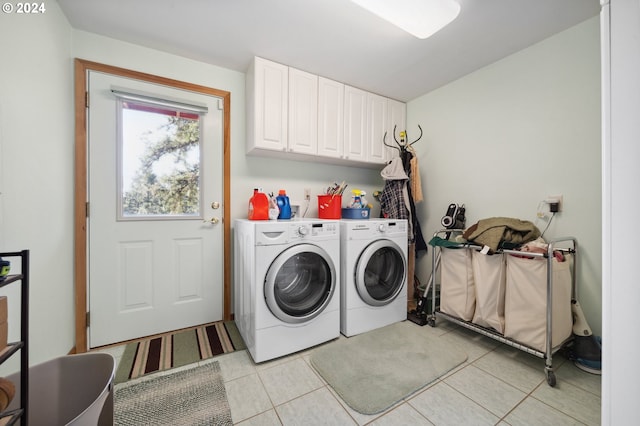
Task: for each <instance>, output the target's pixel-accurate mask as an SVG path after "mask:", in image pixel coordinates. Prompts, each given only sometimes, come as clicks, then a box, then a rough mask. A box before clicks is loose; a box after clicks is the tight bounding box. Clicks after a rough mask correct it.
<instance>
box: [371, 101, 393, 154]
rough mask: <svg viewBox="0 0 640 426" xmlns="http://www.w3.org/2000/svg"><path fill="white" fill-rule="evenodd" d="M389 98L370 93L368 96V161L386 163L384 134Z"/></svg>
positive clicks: (386, 124)
mask: <svg viewBox="0 0 640 426" xmlns="http://www.w3.org/2000/svg"><path fill="white" fill-rule="evenodd" d="M388 124H389V123H388V119H387V98H385V97H383V96H380V95H376V94H373V93H369V94H368V95H367V139H366V140H367V144H368V150H367V152H368V155H367V161H368V162H370V163H384V162H385V160H386V150H385V148H386V147H385V146H384V143H383V137H384V132H385V131H386V130H387V126H388Z"/></svg>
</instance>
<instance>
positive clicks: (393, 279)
mask: <svg viewBox="0 0 640 426" xmlns="http://www.w3.org/2000/svg"><path fill="white" fill-rule="evenodd" d="M406 270H407V264H406V259H405V256H404V255H403V252H402V250H401V249H400V247H398V245H397V244H396V243H394V242H393V241H391V240H376V241H374V242H372V243H371V244H369V245H368V246H367V247H366V248H365V249H364V250H363V251H362V253H361V254H360V257H359V258H358V262H357V265H356V269H355V283H356V290H357V291H358V294H359V295H360V298H361V299H362V300H363V301H364V302H365V303H367V304H368V305H371V306H384V305H388V304H389V303H391V302H392V301H393V300H394V299H395V298H396V297H397V296H398V294H399V293H400V291H401V290H402V288H403V286H404V285H405V281H406V275H407V273H406Z"/></svg>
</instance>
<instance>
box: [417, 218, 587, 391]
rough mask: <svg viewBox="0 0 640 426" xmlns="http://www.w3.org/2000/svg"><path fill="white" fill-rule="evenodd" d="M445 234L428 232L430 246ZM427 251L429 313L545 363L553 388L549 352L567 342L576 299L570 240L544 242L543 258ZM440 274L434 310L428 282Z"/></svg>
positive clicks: (473, 249)
mask: <svg viewBox="0 0 640 426" xmlns="http://www.w3.org/2000/svg"><path fill="white" fill-rule="evenodd" d="M450 232H451V230H442V231H438V232H436V233H435V234H434V237H435V238H434V240H437V239H438V237H440V235H447V234H448V233H450ZM440 241H443V242H445V243H444V244H441V245H440V244H436V245H435V246H434V247H433V250H432V260H433V261H432V265H433V266H432V268H433V269H432V273H431V274H432V275H431V283H432V285H431V286H430V289H428V291H432V296H433V297H432V299H431V303H432V309H431V312H432V314H431V315H429V316H428V317H427V323H428V324H429V325H430V326H432V327H435V325H436V318H438V317H442V318H444V319H446V320H448V321H450V322H453V323H455V324H458V325H460V326H463V327H465V328H468V329H470V330H473V331H476V332H478V333H480V334H483V335H485V336H487V337H490V338H492V339H495V340H497V341H499V342H501V343H504V344H507V345H509V346H513V347H515V348H517V349H520V350H522V351H525V352H527V353H530V354H532V355H535V356H537V357H539V358H543V359H544V360H545V376H546V379H547V383H548V384H549V386H552V387H553V386H555V385H556V376H555V373H554V370H553V363H552V359H553V354H554V353H555V352H557V351H558V350H560V349H561V348H562V347H563V346H564V345H565V344H567V343H568V342H569V341H571V339H572V338H573V317H572V308H571V304H572V302H573V301H577V286H576V259H577V252H578V243H577V240H576V239H575V238H573V237H564V238H556V239H553V240H551V241H548V242H547V243H548V248H547V251H546V253H538V252H527V251H520V250H507V249H500V250H498V251H497V252H496V253H488V252H487V250H485V249H484V247H483V246H480V245H476V244H473V243H469V242H465V243H454V242H452V241H449V240H448V238H447V239H443V238H441V237H440ZM438 273H439V276H440V295H439V303H440V305H439V306H436V285H435V278H436V276H438V275H437V274H438Z"/></svg>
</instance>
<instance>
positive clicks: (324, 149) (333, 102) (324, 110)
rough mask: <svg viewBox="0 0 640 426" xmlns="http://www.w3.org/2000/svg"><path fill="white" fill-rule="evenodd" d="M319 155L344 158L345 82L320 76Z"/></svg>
mask: <svg viewBox="0 0 640 426" xmlns="http://www.w3.org/2000/svg"><path fill="white" fill-rule="evenodd" d="M318 155H321V156H324V157H331V158H344V84H342V83H340V82H337V81H333V80H329V79H328V78H324V77H318Z"/></svg>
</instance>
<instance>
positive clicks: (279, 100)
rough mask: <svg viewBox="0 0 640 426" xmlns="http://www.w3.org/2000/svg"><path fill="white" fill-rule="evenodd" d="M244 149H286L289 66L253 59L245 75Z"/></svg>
mask: <svg viewBox="0 0 640 426" xmlns="http://www.w3.org/2000/svg"><path fill="white" fill-rule="evenodd" d="M246 91H247V151H251V150H253V149H254V148H261V149H267V150H272V151H286V150H287V149H288V146H289V145H288V137H287V136H288V124H287V123H288V114H289V99H288V97H289V67H287V66H286V65H281V64H277V63H275V62H271V61H267V60H265V59H262V58H255V59H254V61H253V62H252V63H251V65H250V66H249V70H248V71H247V77H246Z"/></svg>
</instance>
